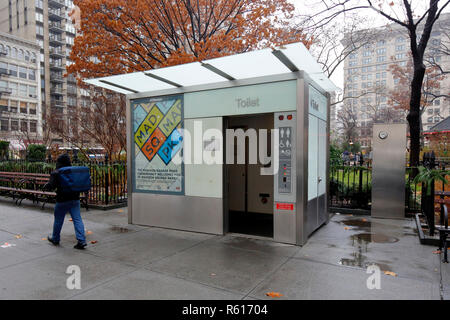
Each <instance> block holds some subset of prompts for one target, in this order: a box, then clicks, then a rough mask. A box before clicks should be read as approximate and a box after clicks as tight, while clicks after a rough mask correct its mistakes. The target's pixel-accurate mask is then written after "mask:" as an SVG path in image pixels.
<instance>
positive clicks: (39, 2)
mask: <svg viewBox="0 0 450 320" xmlns="http://www.w3.org/2000/svg"><path fill="white" fill-rule="evenodd" d="M35 4H36V8H39V9H44V1H43V0H35Z"/></svg>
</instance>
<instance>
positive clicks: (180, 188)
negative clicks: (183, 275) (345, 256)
mask: <svg viewBox="0 0 450 320" xmlns="http://www.w3.org/2000/svg"><path fill="white" fill-rule="evenodd" d="M262 66H263V67H262ZM262 69H264V70H262ZM308 69H309V71H310V72H309V73H308V72H307V71H308ZM86 82H88V83H91V84H94V85H98V86H102V87H105V88H107V89H111V90H115V91H118V92H122V93H128V94H127V100H128V106H127V138H128V185H129V187H128V189H129V197H128V207H129V208H128V209H129V210H128V212H129V221H130V223H132V224H138V225H146V226H155V227H162V228H171V229H179V230H187V231H193V232H202V233H210V234H218V235H223V234H226V233H237V234H247V235H253V236H259V237H265V238H270V239H273V240H274V241H278V242H283V243H289V244H297V245H303V244H305V243H306V241H307V239H308V236H309V235H310V234H311V233H312V232H314V231H315V230H316V229H318V228H319V227H320V226H321V225H323V224H324V223H326V222H327V221H328V171H329V170H328V169H329V168H328V158H329V153H328V150H329V104H330V101H329V91H333V90H335V87H334V85H333V84H332V83H331V82H330V81H329V80H328V79H327V78H326V77H325V76H324V75H323V74H322V72H321V70H320V67H319V66H318V65H317V63H316V62H315V61H314V60H313V59H312V57H311V56H310V54H309V52H308V51H307V50H306V48H305V47H304V46H303V45H302V44H293V45H289V46H287V47H285V48H283V49H279V50H274V51H272V50H269V49H267V50H262V51H255V52H250V53H246V54H241V55H236V56H230V57H224V58H218V59H213V60H210V61H204V62H202V63H193V64H187V65H181V66H175V67H170V68H163V69H159V70H153V71H149V72H140V73H133V74H127V75H121V76H113V77H107V78H101V79H94V80H88V81H86Z"/></svg>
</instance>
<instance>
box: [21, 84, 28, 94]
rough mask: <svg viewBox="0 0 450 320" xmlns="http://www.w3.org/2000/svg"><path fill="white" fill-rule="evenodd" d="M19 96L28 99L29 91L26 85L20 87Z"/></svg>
mask: <svg viewBox="0 0 450 320" xmlns="http://www.w3.org/2000/svg"><path fill="white" fill-rule="evenodd" d="M19 96H20V97H28V90H27V85H26V84H21V85H19Z"/></svg>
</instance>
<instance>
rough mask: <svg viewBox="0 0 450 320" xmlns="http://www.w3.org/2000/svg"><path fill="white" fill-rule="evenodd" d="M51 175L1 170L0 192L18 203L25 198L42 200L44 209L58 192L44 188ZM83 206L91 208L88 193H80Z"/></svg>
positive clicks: (34, 201) (54, 198)
mask: <svg viewBox="0 0 450 320" xmlns="http://www.w3.org/2000/svg"><path fill="white" fill-rule="evenodd" d="M49 179H50V175H49V174H44V173H24V172H0V183H1V184H4V185H6V186H0V194H1V195H4V196H11V197H12V198H13V200H15V202H16V204H17V205H20V204H22V201H23V200H24V199H29V200H31V201H33V203H39V202H42V209H44V207H45V205H46V204H47V203H49V202H55V200H56V192H52V191H45V190H43V187H44V185H45V184H46V183H47V182H48V181H49ZM80 200H81V204H82V206H84V207H85V208H86V210H88V209H89V206H88V196H87V193H85V194H82V195H80Z"/></svg>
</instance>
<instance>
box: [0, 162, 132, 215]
mask: <svg viewBox="0 0 450 320" xmlns="http://www.w3.org/2000/svg"><path fill="white" fill-rule="evenodd" d="M72 165H73V166H86V167H88V168H89V169H90V173H91V183H92V188H91V190H90V192H89V194H88V201H89V204H90V205H94V206H100V207H103V206H105V207H108V206H117V205H121V204H125V203H126V202H127V197H128V189H127V165H126V162H124V161H108V160H107V159H106V160H105V161H87V162H86V161H73V162H72ZM55 168H56V161H54V160H47V161H43V162H40V161H26V160H6V161H0V172H24V173H41V174H50V173H51V172H52V171H53V170H55Z"/></svg>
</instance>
